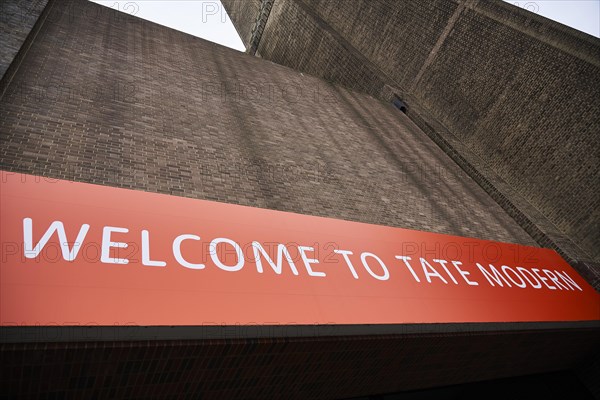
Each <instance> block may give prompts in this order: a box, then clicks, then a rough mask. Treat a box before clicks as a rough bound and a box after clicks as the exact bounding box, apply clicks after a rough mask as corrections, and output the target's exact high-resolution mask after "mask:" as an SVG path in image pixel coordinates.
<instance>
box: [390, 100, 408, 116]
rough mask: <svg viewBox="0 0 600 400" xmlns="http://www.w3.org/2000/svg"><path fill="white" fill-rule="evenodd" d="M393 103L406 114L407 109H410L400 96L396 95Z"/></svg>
mask: <svg viewBox="0 0 600 400" xmlns="http://www.w3.org/2000/svg"><path fill="white" fill-rule="evenodd" d="M392 104H393V105H394V107H396V108H397V109H398V110H400V111H402V112H403V113H404V114H406V110H407V109H408V107H406V103H405V102H403V101H402V99H400V98H399V97H398V96H396V97H394V100H392Z"/></svg>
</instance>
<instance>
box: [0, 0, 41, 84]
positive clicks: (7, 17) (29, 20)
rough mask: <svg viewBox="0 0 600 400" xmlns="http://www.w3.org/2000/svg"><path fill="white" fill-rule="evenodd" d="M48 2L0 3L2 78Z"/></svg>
mask: <svg viewBox="0 0 600 400" xmlns="http://www.w3.org/2000/svg"><path fill="white" fill-rule="evenodd" d="M47 3H48V0H33V1H32V0H11V1H2V2H0V78H2V76H4V73H5V72H6V70H7V69H8V66H9V65H10V63H11V62H12V61H13V59H14V58H15V56H16V55H17V53H18V51H19V49H20V48H21V45H22V44H23V42H24V41H25V38H26V37H27V35H28V34H29V32H30V31H31V28H33V25H34V24H35V22H36V21H37V19H38V17H39V15H40V14H41V13H42V10H43V9H44V7H45V6H46V4H47Z"/></svg>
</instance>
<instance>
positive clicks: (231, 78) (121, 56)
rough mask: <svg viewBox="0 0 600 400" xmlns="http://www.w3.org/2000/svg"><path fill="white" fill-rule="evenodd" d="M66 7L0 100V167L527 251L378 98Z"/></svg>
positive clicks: (514, 231) (471, 186)
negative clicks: (490, 241)
mask: <svg viewBox="0 0 600 400" xmlns="http://www.w3.org/2000/svg"><path fill="white" fill-rule="evenodd" d="M69 4H70V5H69V6H68V7H57V4H54V5H53V7H52V8H51V10H50V13H51V15H50V16H49V17H48V20H47V21H46V23H45V24H44V25H43V26H42V27H41V30H40V33H39V34H38V38H37V39H36V40H35V41H34V42H33V44H32V45H31V48H30V49H29V51H28V52H27V54H26V56H25V58H24V60H23V62H22V64H21V66H20V68H19V69H18V70H17V71H16V73H15V75H14V78H13V79H12V81H11V82H10V86H9V87H8V88H7V90H6V93H5V95H4V97H3V98H2V100H1V103H0V104H1V111H0V130H1V132H2V138H1V140H2V150H1V153H0V154H1V167H2V169H4V170H8V171H17V172H25V173H31V174H38V175H43V176H48V177H56V178H64V179H71V180H77V181H83V182H90V183H100V184H105V185H112V186H118V187H128V188H135V189H140V190H147V191H155V192H160V193H167V194H174V195H180V196H187V197H194V198H201V199H208V200H217V201H224V202H229V203H235V204H244V205H250V206H256V207H264V208H271V209H276V210H284V211H293V212H298V213H305V214H312V215H320V216H328V217H333V218H342V219H348V220H355V221H362V222H368V223H375V224H383V225H389V226H400V227H406V228H414V229H420V230H426V231H434V232H441V233H448V234H457V235H462V236H467V237H468V236H472V237H478V238H484V239H493V240H499V241H506V242H516V243H522V244H529V245H535V242H534V241H533V240H532V239H531V238H530V237H529V236H528V235H527V234H526V233H525V232H524V231H523V230H522V229H521V228H520V227H519V226H518V225H517V224H516V223H515V222H514V221H513V220H512V219H511V218H510V217H509V216H507V215H506V214H505V213H504V212H503V211H502V209H501V208H500V207H499V206H498V205H497V204H496V203H495V202H494V201H493V200H492V199H491V198H490V197H489V196H487V194H486V193H485V192H484V191H483V190H482V189H481V188H480V187H479V186H478V185H477V184H475V183H474V182H473V181H472V180H470V179H469V178H468V177H467V176H466V174H465V173H464V172H463V171H462V170H461V169H460V168H459V167H458V166H456V165H455V164H454V163H453V162H452V161H451V160H450V159H449V158H448V157H447V156H446V155H445V154H444V153H443V152H442V151H441V150H440V149H439V148H437V147H436V146H435V145H434V144H433V143H432V142H431V140H430V139H429V138H428V137H427V136H426V135H425V134H423V133H422V132H421V131H420V130H419V129H418V128H417V127H416V126H415V125H414V124H413V123H412V122H411V121H410V120H409V119H408V118H406V116H405V115H404V114H402V113H401V112H399V111H398V110H396V109H394V108H393V107H392V106H391V105H388V104H384V103H381V102H379V101H378V100H375V99H373V98H371V97H369V96H366V95H364V94H359V93H357V92H353V91H349V90H347V89H343V88H340V87H337V86H332V85H329V84H327V83H325V82H323V81H321V80H319V79H317V78H313V77H309V76H303V75H302V74H300V73H298V72H295V71H293V70H290V69H288V68H286V67H282V66H278V65H275V64H272V63H268V62H265V61H264V60H260V59H257V58H254V57H250V56H248V55H245V54H240V53H238V52H235V51H234V50H230V49H227V48H224V47H221V46H217V45H214V44H211V43H209V42H206V41H204V40H201V39H198V38H194V37H192V36H189V35H185V34H183V33H179V32H176V31H173V30H170V29H167V28H163V27H161V26H159V25H156V24H152V23H149V22H145V21H143V20H139V19H136V18H129V17H127V16H126V15H125V14H120V13H117V12H115V11H111V10H109V9H107V8H104V7H101V6H98V5H94V4H87V3H86V2H74V3H69ZM173 60H177V62H176V63H174V62H173Z"/></svg>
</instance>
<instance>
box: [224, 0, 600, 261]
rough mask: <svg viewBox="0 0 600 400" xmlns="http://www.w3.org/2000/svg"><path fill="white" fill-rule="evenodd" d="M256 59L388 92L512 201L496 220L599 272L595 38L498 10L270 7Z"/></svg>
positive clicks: (343, 4)
mask: <svg viewBox="0 0 600 400" xmlns="http://www.w3.org/2000/svg"><path fill="white" fill-rule="evenodd" d="M223 3H224V5H225V6H226V8H228V9H229V8H237V9H239V8H241V7H243V6H244V4H245V3H243V2H241V1H238V0H224V1H223ZM247 11H248V12H250V10H247ZM233 22H234V24H237V21H236V19H235V18H233ZM258 54H259V55H260V56H261V57H263V58H266V59H268V60H272V61H274V62H277V63H281V64H283V65H288V66H290V67H292V68H294V69H297V70H300V71H304V72H307V73H309V74H313V75H315V76H319V77H323V78H325V79H327V80H330V81H332V82H336V83H340V84H342V85H344V86H347V87H350V88H353V89H356V90H359V91H362V92H366V93H370V94H372V95H374V96H377V97H380V98H385V99H387V98H389V96H390V90H389V89H387V88H386V87H385V86H386V85H389V86H391V87H392V88H393V90H392V92H395V93H397V94H399V95H400V96H402V97H403V98H404V99H406V100H409V106H410V104H411V103H412V104H413V105H415V106H418V107H415V108H419V110H420V112H421V115H419V116H417V119H426V120H436V121H437V122H439V123H440V124H441V125H442V126H444V127H445V129H447V131H444V130H442V131H439V132H437V133H438V134H439V135H442V137H443V136H444V135H445V134H446V133H445V132H448V133H449V134H450V135H451V136H452V138H454V137H455V138H457V139H458V140H460V141H461V142H462V144H464V146H465V149H466V150H467V151H469V152H472V153H473V154H474V155H475V156H476V157H478V158H481V159H483V160H484V161H485V163H486V165H487V166H488V167H489V168H490V169H491V171H492V175H493V177H494V179H495V180H496V182H494V186H498V187H500V186H503V185H505V184H507V185H508V186H509V187H510V188H511V189H512V190H513V191H514V192H515V194H516V196H517V197H518V199H515V200H514V201H511V205H510V206H507V207H505V209H508V208H510V207H516V208H518V209H520V210H521V211H524V212H525V213H526V214H528V212H527V209H528V208H529V204H530V205H531V206H532V207H533V209H534V211H533V212H532V213H531V215H528V218H527V220H528V222H526V223H522V225H523V226H526V225H527V224H531V223H533V224H534V225H539V226H540V227H543V228H542V230H545V231H547V233H546V234H545V238H543V239H537V238H536V240H538V241H539V242H540V243H545V242H547V241H550V242H553V246H552V247H555V248H557V249H559V250H563V251H561V253H563V255H565V256H566V257H567V258H573V259H579V260H589V261H591V260H592V259H594V260H595V261H596V262H598V261H600V258H599V257H600V253H599V251H600V233H599V232H600V226H599V219H600V214H599V210H600V203H599V202H600V200H599V197H598V193H600V186H599V185H600V184H599V183H598V182H600V180H599V179H598V176H600V162H599V160H598V156H597V154H598V140H597V135H596V132H598V130H599V129H600V119H599V117H598V115H600V113H599V111H600V110H599V106H598V101H597V100H596V99H597V98H598V97H600V92H599V89H598V88H599V87H600V85H599V82H600V58H599V56H598V54H600V40H598V39H597V38H593V37H591V36H588V35H586V34H583V33H580V32H577V31H575V30H573V29H571V28H568V27H565V26H562V25H560V24H558V23H555V22H553V21H550V20H547V19H545V18H542V17H539V16H537V15H535V14H533V13H530V12H527V11H524V10H522V9H519V8H517V7H514V6H513V5H510V4H506V3H503V2H501V1H499V0H498V1H476V0H458V1H446V0H438V1H431V2H424V1H417V0H414V1H401V2H399V1H393V0H375V1H357V2H350V1H347V0H276V1H275V2H274V6H273V10H272V12H271V15H270V17H269V21H268V22H267V24H266V28H265V30H264V33H263V35H262V37H261V41H260V45H259V47H258ZM409 110H410V108H409ZM409 115H411V113H410V111H409ZM413 115H414V114H413ZM504 196H505V197H506V196H511V194H510V193H504ZM499 198H501V197H498V198H496V200H497V201H498V199H499ZM521 199H522V201H521ZM510 200H512V199H510ZM517 219H519V218H517ZM520 223H521V222H520ZM545 227H548V228H547V229H546V228H545ZM528 231H529V232H530V234H533V235H534V236H535V229H533V230H528ZM565 242H569V244H567V245H565V246H564V247H565V249H561V245H562V243H565ZM544 245H546V244H544ZM567 248H568V249H567ZM592 268H594V267H592ZM596 268H597V267H596Z"/></svg>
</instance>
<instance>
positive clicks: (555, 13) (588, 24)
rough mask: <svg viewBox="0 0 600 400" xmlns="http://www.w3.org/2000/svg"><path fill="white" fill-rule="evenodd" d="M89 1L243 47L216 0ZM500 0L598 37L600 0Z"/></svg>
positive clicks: (208, 38) (242, 49) (222, 42)
mask: <svg viewBox="0 0 600 400" xmlns="http://www.w3.org/2000/svg"><path fill="white" fill-rule="evenodd" d="M91 1H93V2H94V3H99V4H102V5H105V6H108V7H111V8H114V9H117V10H119V11H123V12H126V13H129V14H134V15H136V16H137V17H140V18H143V19H147V20H149V21H153V22H156V23H159V24H161V25H164V26H168V27H170V28H173V29H177V30H179V31H182V32H186V33H189V34H192V35H194V36H198V37H201V38H204V39H206V40H210V41H211V42H215V43H219V44H222V45H224V46H227V47H231V48H233V49H236V50H239V51H244V50H245V49H244V45H243V44H242V41H241V40H240V37H239V36H238V34H237V32H236V30H235V28H234V27H233V24H232V23H231V20H230V19H229V17H228V16H227V12H226V11H225V8H224V7H223V6H222V5H221V1H220V0H168V1H166V0H136V1H114V0H108V1H104V0H91ZM352 1H353V0H348V2H352ZM398 1H401V0H398ZM482 1H486V0H482ZM504 1H506V2H507V3H511V4H514V5H515V6H517V7H521V8H525V9H526V10H529V11H531V12H535V13H537V14H540V15H542V16H544V17H546V18H550V19H553V20H555V21H558V22H560V23H563V24H565V25H568V26H571V27H573V28H575V29H578V30H580V31H583V32H586V33H589V34H591V35H594V36H596V37H600V0H538V1H523V0H519V1H514V0H504Z"/></svg>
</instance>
